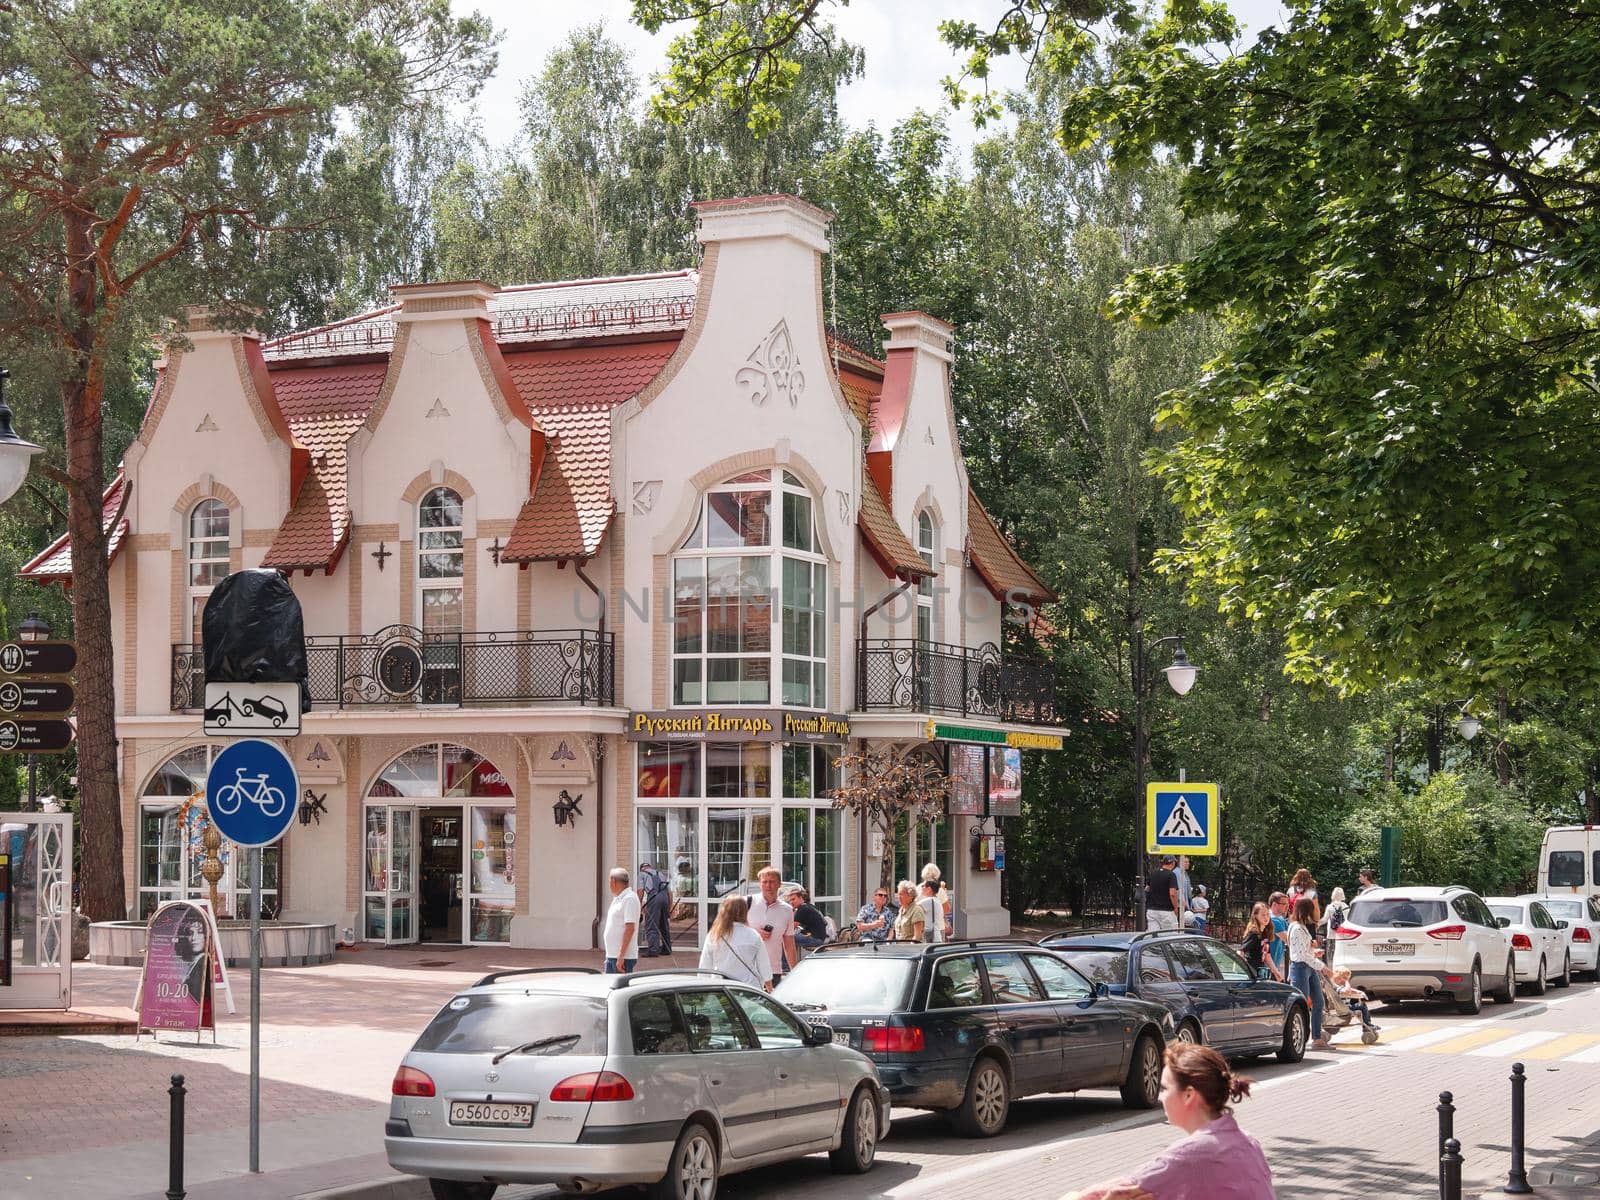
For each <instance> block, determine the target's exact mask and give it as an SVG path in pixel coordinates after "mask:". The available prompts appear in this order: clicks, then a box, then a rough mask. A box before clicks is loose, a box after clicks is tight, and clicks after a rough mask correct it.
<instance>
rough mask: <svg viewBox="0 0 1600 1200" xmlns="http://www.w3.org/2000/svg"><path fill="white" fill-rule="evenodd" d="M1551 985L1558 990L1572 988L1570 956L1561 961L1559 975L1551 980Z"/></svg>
mask: <svg viewBox="0 0 1600 1200" xmlns="http://www.w3.org/2000/svg"><path fill="white" fill-rule="evenodd" d="M1550 982H1551V984H1552V985H1554V986H1555V987H1558V988H1564V987H1571V986H1572V955H1570V954H1568V955H1565V956H1563V957H1562V959H1561V974H1559V975H1557V976H1556V977H1555V978H1554V979H1552V980H1551V981H1550Z"/></svg>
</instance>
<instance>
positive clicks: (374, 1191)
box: [293, 1175, 432, 1200]
mask: <svg viewBox="0 0 1600 1200" xmlns="http://www.w3.org/2000/svg"><path fill="white" fill-rule="evenodd" d="M431 1196H432V1192H430V1191H429V1188H428V1181H427V1180H426V1179H423V1178H422V1177H421V1176H418V1175H392V1176H390V1177H389V1178H387V1179H368V1180H365V1181H364V1182H361V1183H344V1184H340V1185H339V1186H338V1187H334V1188H325V1189H323V1190H321V1191H316V1192H299V1193H297V1194H296V1195H295V1196H294V1197H293V1200H430V1198H431Z"/></svg>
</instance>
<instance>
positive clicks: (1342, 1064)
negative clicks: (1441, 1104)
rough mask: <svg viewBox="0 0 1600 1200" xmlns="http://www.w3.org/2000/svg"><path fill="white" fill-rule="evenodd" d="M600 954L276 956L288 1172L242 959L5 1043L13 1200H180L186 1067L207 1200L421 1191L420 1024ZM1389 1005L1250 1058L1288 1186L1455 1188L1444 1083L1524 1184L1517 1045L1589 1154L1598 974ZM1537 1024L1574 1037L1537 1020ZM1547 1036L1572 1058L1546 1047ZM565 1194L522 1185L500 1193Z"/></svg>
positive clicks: (1243, 1117)
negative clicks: (177, 1139) (416, 1177)
mask: <svg viewBox="0 0 1600 1200" xmlns="http://www.w3.org/2000/svg"><path fill="white" fill-rule="evenodd" d="M596 960H597V956H594V955H589V954H571V953H567V954H560V953H554V952H537V951H485V950H481V949H473V950H464V949H461V948H456V947H445V948H440V947H424V948H421V949H392V950H380V949H369V950H362V951H360V952H355V953H351V952H345V951H341V952H340V953H339V955H338V956H337V958H336V960H335V961H334V962H333V963H332V964H329V965H327V966H325V967H316V968H305V969H299V970H272V971H265V972H263V995H264V1003H263V1037H262V1070H263V1082H262V1112H263V1122H264V1125H263V1154H262V1161H263V1165H264V1166H265V1167H266V1168H267V1170H268V1171H269V1172H277V1174H269V1175H266V1176H262V1177H258V1178H256V1179H254V1180H251V1179H247V1178H241V1177H240V1173H241V1172H242V1171H243V1169H244V1166H245V1156H246V1142H245V1133H246V1127H245V1121H246V1096H247V1089H246V1072H247V1070H248V1025H247V1015H246V1013H245V1012H244V1011H243V1010H244V1005H245V1002H246V1000H247V993H248V986H249V981H248V974H247V973H246V972H238V973H236V974H235V977H234V988H235V994H236V997H237V999H238V1001H239V1008H240V1011H239V1012H238V1013H236V1014H234V1015H232V1016H229V1015H227V1014H221V1016H220V1023H219V1029H218V1036H217V1043H216V1045H212V1044H211V1043H210V1042H209V1040H208V1041H207V1042H206V1043H204V1044H202V1045H195V1044H194V1042H193V1040H192V1038H184V1037H182V1036H181V1035H174V1034H164V1035H163V1038H162V1041H161V1042H160V1043H154V1042H152V1040H151V1039H150V1038H149V1037H148V1035H147V1036H146V1037H145V1038H143V1039H141V1040H140V1041H138V1042H135V1041H134V1040H133V1039H132V1038H129V1037H97V1036H62V1037H47V1038H7V1039H5V1040H4V1041H3V1042H0V1181H3V1182H0V1196H4V1197H5V1200H35V1198H36V1197H52V1198H54V1197H61V1196H73V1197H80V1196H81V1197H99V1196H105V1197H112V1196H115V1197H139V1198H141V1200H142V1198H144V1197H151V1198H152V1200H153V1198H154V1197H157V1196H159V1195H160V1194H161V1193H162V1191H163V1190H164V1189H165V1186H166V1087H167V1079H168V1076H169V1075H171V1074H172V1073H174V1072H180V1071H181V1072H182V1073H184V1074H185V1076H186V1077H187V1080H188V1082H189V1086H190V1089H191V1091H190V1102H189V1108H188V1126H189V1139H188V1147H189V1171H188V1181H189V1184H190V1195H191V1196H192V1197H195V1198H196V1200H208V1198H209V1197H218V1198H220V1197H223V1196H227V1197H230V1198H232V1200H247V1198H248V1200H256V1198H258V1197H259V1198H262V1200H267V1198H270V1197H292V1196H302V1195H309V1194H311V1193H314V1192H317V1191H319V1190H324V1189H331V1188H335V1187H337V1186H339V1185H345V1184H353V1183H358V1182H361V1181H363V1180H366V1181H373V1180H385V1181H387V1183H388V1185H392V1186H385V1187H384V1188H383V1189H382V1194H383V1195H385V1196H390V1195H392V1196H396V1197H399V1196H410V1195H419V1194H422V1193H421V1192H419V1191H418V1190H417V1189H416V1188H415V1187H414V1186H412V1185H411V1183H409V1182H408V1181H406V1180H404V1179H403V1178H402V1177H399V1176H395V1175H392V1174H390V1173H388V1172H387V1169H386V1167H385V1164H384V1163H383V1160H382V1143H381V1130H382V1119H383V1116H384V1114H385V1112H386V1110H387V1100H388V1089H389V1081H390V1079H391V1077H392V1075H393V1072H394V1068H395V1066H396V1064H397V1062H398V1061H399V1058H400V1057H401V1055H402V1054H403V1053H404V1051H405V1049H406V1047H407V1046H408V1045H409V1044H410V1042H411V1040H412V1039H413V1038H414V1037H415V1035H416V1033H417V1031H418V1029H420V1027H421V1025H422V1024H423V1023H424V1022H425V1021H426V1019H427V1018H428V1017H429V1016H430V1015H431V1014H432V1012H433V1011H435V1009H436V1008H437V1007H438V1005H439V1004H441V1003H442V1002H443V1001H444V1000H445V999H446V998H448V996H449V995H450V993H451V992H452V991H453V990H454V989H455V988H457V987H459V986H461V985H462V984H464V983H467V982H470V981H471V980H472V979H473V978H476V977H477V976H478V975H479V974H481V973H483V972H485V971H488V970H491V969H494V968H497V967H513V966H534V965H558V964H571V965H597V962H596ZM688 960H689V955H686V954H685V955H680V956H679V957H678V959H677V960H676V961H677V963H678V965H687V963H688ZM425 963H426V964H428V965H426V966H425V965H423V964H425ZM435 964H437V965H435ZM663 965H664V964H663ZM136 978H137V971H136V970H135V969H133V968H119V967H95V966H87V967H84V966H80V968H79V969H78V971H77V972H76V973H75V978H74V1000H75V1001H76V1002H77V1003H79V1004H80V1005H84V1006H108V1007H114V1006H118V1005H125V1004H127V1003H128V1002H129V1000H130V999H131V994H132V990H133V987H134V984H135V982H136ZM1379 1019H1380V1021H1381V1022H1382V1023H1383V1024H1385V1026H1386V1036H1387V1037H1389V1038H1393V1039H1396V1040H1395V1041H1394V1043H1393V1044H1392V1045H1379V1046H1376V1047H1371V1048H1366V1047H1359V1046H1346V1047H1344V1048H1338V1049H1335V1050H1334V1051H1332V1052H1329V1053H1326V1054H1315V1055H1312V1056H1310V1057H1308V1059H1307V1061H1306V1062H1305V1063H1304V1064H1301V1065H1299V1066H1296V1067H1285V1066H1283V1065H1281V1064H1278V1063H1276V1062H1275V1061H1273V1060H1271V1059H1265V1060H1261V1061H1260V1062H1258V1063H1254V1064H1251V1065H1250V1066H1249V1067H1247V1071H1248V1073H1250V1074H1251V1075H1253V1076H1254V1077H1255V1078H1256V1079H1257V1080H1258V1081H1259V1089H1258V1091H1257V1093H1256V1095H1255V1096H1253V1097H1252V1098H1251V1099H1250V1100H1248V1101H1245V1102H1244V1103H1243V1104H1242V1105H1241V1107H1240V1110H1239V1116H1240V1121H1241V1124H1243V1125H1244V1126H1245V1127H1246V1128H1247V1129H1248V1130H1250V1131H1251V1132H1252V1133H1254V1134H1255V1135H1256V1136H1257V1137H1258V1138H1260V1139H1261V1141H1262V1143H1263V1145H1264V1146H1265V1147H1266V1149H1267V1153H1268V1156H1269V1159H1270V1160H1271V1162H1272V1163H1273V1169H1274V1173H1275V1177H1276V1179H1277V1180H1278V1189H1279V1195H1280V1197H1284V1198H1286V1200H1287V1198H1299V1197H1308V1198H1309V1197H1324V1196H1327V1197H1334V1196H1337V1197H1347V1196H1362V1197H1367V1196H1384V1197H1388V1196H1395V1197H1402V1196H1416V1197H1424V1196H1431V1195H1434V1194H1436V1193H1435V1191H1434V1185H1433V1178H1434V1176H1433V1169H1432V1166H1431V1163H1432V1160H1433V1155H1434V1139H1435V1116H1434V1110H1433V1106H1434V1104H1435V1102H1436V1098H1437V1094H1438V1092H1439V1091H1440V1090H1442V1089H1445V1088H1449V1089H1450V1090H1452V1091H1454V1092H1455V1093H1456V1097H1457V1106H1458V1113H1457V1117H1456V1129H1457V1136H1458V1137H1460V1139H1461V1140H1462V1142H1463V1145H1464V1147H1465V1153H1466V1159H1467V1166H1466V1172H1465V1175H1466V1183H1467V1194H1469V1195H1472V1194H1477V1193H1482V1192H1484V1191H1486V1190H1488V1189H1489V1188H1490V1187H1491V1186H1493V1185H1497V1184H1498V1183H1501V1182H1503V1181H1504V1178H1505V1170H1506V1167H1507V1165H1508V1162H1509V1159H1508V1147H1507V1144H1506V1143H1507V1137H1508V1129H1509V1124H1508V1121H1509V1118H1508V1111H1509V1100H1508V1097H1509V1085H1508V1084H1507V1082H1506V1078H1507V1076H1508V1074H1509V1072H1510V1063H1511V1061H1512V1058H1513V1057H1514V1055H1512V1056H1505V1057H1493V1056H1492V1055H1493V1054H1494V1053H1496V1051H1495V1050H1494V1046H1495V1045H1496V1044H1497V1043H1499V1042H1502V1041H1504V1042H1507V1043H1509V1044H1512V1045H1513V1047H1514V1048H1515V1047H1528V1049H1527V1057H1528V1071H1529V1080H1530V1082H1529V1085H1528V1114H1529V1116H1528V1147H1529V1154H1528V1164H1529V1167H1530V1169H1537V1168H1538V1167H1540V1166H1548V1165H1553V1164H1555V1163H1556V1162H1558V1161H1561V1160H1563V1159H1567V1158H1570V1157H1571V1156H1572V1155H1574V1154H1575V1153H1577V1152H1578V1151H1579V1150H1580V1149H1581V1147H1582V1146H1583V1144H1584V1143H1585V1142H1589V1141H1593V1140H1594V1139H1595V1138H1596V1137H1600V1054H1596V1053H1595V1050H1594V1046H1595V1045H1596V1044H1600V1038H1596V1037H1595V1036H1594V1035H1593V1033H1591V1031H1600V988H1596V987H1594V986H1593V985H1580V986H1578V987H1574V988H1573V989H1572V990H1571V991H1570V992H1567V993H1564V994H1563V993H1560V992H1552V993H1551V994H1550V995H1549V996H1548V997H1546V998H1545V1001H1544V1002H1542V1003H1541V1002H1538V1001H1534V1000H1532V999H1530V998H1526V997H1525V998H1524V999H1523V1000H1522V1001H1521V1002H1519V1003H1518V1004H1517V1005H1516V1006H1514V1007H1513V1008H1512V1009H1511V1010H1509V1011H1508V1010H1505V1009H1502V1008H1499V1007H1498V1006H1492V1005H1491V1006H1488V1007H1486V1008H1485V1010H1484V1014H1483V1015H1482V1016H1481V1017H1479V1018H1476V1019H1469V1018H1460V1017H1455V1016H1453V1015H1451V1014H1449V1013H1447V1012H1445V1011H1443V1010H1440V1009H1437V1008H1432V1007H1429V1006H1407V1007H1406V1008H1404V1009H1402V1010H1399V1011H1392V1010H1383V1011H1382V1012H1380V1015H1379ZM1540 1034H1551V1035H1553V1036H1552V1037H1550V1038H1549V1039H1548V1040H1544V1039H1542V1038H1539V1037H1537V1036H1524V1035H1540ZM1408 1036H1414V1037H1417V1040H1418V1045H1417V1046H1416V1047H1415V1048H1412V1049H1407V1047H1406V1038H1407V1037H1408ZM1512 1038H1518V1039H1520V1040H1518V1041H1516V1042H1511V1041H1510V1039H1512ZM1340 1040H1341V1042H1344V1043H1348V1042H1350V1041H1351V1035H1350V1034H1348V1033H1346V1034H1343V1035H1341V1039H1340ZM1458 1041H1459V1043H1460V1047H1459V1049H1458V1048H1456V1047H1455V1045H1454V1043H1456V1042H1458ZM1535 1041H1537V1042H1538V1043H1539V1044H1537V1045H1530V1043H1532V1042H1535ZM1541 1046H1542V1047H1544V1048H1545V1050H1547V1051H1549V1052H1550V1053H1551V1054H1552V1055H1555V1057H1549V1058H1545V1059H1539V1058H1537V1055H1538V1054H1539V1053H1541ZM1468 1049H1473V1050H1479V1051H1482V1053H1466V1052H1465V1051H1466V1050H1468ZM1173 1137H1174V1134H1173V1131H1172V1130H1171V1128H1170V1127H1169V1126H1167V1125H1166V1124H1165V1122H1164V1120H1163V1119H1162V1118H1161V1116H1160V1114H1159V1112H1157V1113H1142V1114H1130V1113H1128V1112H1127V1111H1126V1110H1125V1109H1123V1108H1122V1107H1121V1106H1120V1104H1119V1103H1118V1102H1117V1099H1116V1097H1115V1096H1114V1095H1113V1094H1111V1093H1086V1094H1084V1095H1082V1096H1077V1097H1065V1096H1064V1097H1049V1098H1042V1099H1036V1100H1029V1101H1024V1102H1021V1103H1019V1104H1018V1106H1017V1107H1016V1109H1015V1110H1014V1113H1013V1118H1012V1123H1011V1126H1010V1127H1009V1128H1008V1129H1007V1131H1006V1132H1005V1133H1004V1134H1003V1135H1001V1136H1000V1137H998V1138H995V1139H992V1140H989V1141H984V1142H974V1141H968V1140H966V1139H962V1138H958V1137H955V1136H953V1135H951V1134H950V1133H948V1132H947V1130H946V1127H945V1125H944V1123H943V1122H942V1120H940V1119H939V1118H938V1117H936V1116H933V1115H929V1114H921V1113H912V1112H897V1113H896V1121H895V1128H894V1130H893V1132H892V1134H891V1136H890V1139H889V1141H888V1142H886V1143H885V1144H884V1146H883V1148H882V1152H881V1154H880V1158H879V1164H878V1166H877V1167H876V1168H875V1169H874V1170H873V1171H872V1172H871V1173H870V1174H869V1175H867V1176H864V1177H859V1178H853V1177H843V1178H841V1177H836V1176H833V1175H832V1174H830V1172H829V1169H828V1163H827V1159H826V1157H825V1156H820V1155H815V1156H812V1157H810V1158H808V1159H805V1160H802V1161H800V1162H797V1163H790V1164H785V1165H783V1166H781V1167H774V1168H767V1169H763V1170H759V1171H754V1172H750V1173H748V1174H746V1175H740V1176H734V1177H730V1178H729V1179H728V1180H727V1182H726V1184H725V1186H724V1195H725V1196H726V1197H728V1198H729V1200H746V1198H748V1200H754V1198H756V1197H761V1198H762V1200H768V1198H770V1200H801V1198H809V1197H817V1196H822V1195H826V1196H827V1197H828V1198H829V1200H866V1198H867V1197H878V1196H889V1197H918V1198H921V1197H926V1198H928V1200H946V1198H949V1200H954V1198H955V1197H971V1196H973V1195H976V1194H978V1193H979V1192H984V1193H989V1194H993V1195H996V1196H1000V1195H1003V1196H1005V1197H1006V1198H1007V1200H1012V1198H1015V1200H1033V1198H1035V1197H1038V1198H1041V1200H1043V1198H1051V1200H1053V1198H1054V1197H1057V1196H1059V1195H1061V1194H1062V1193H1063V1192H1066V1191H1070V1190H1072V1189H1075V1188H1078V1187H1082V1186H1084V1185H1085V1184H1088V1183H1092V1182H1095V1181H1097V1180H1100V1179H1103V1178H1105V1177H1107V1176H1109V1175H1114V1174H1115V1173H1116V1171H1117V1169H1118V1168H1119V1167H1122V1168H1126V1167H1128V1166H1131V1165H1134V1164H1137V1163H1138V1162H1140V1161H1142V1160H1143V1159H1145V1158H1146V1157H1148V1156H1150V1155H1151V1154H1154V1153H1156V1152H1158V1151H1159V1150H1160V1149H1161V1148H1162V1147H1163V1146H1165V1145H1167V1144H1168V1143H1169V1142H1171V1141H1172V1140H1173ZM357 1194H359V1195H361V1196H362V1197H364V1200H377V1197H378V1196H379V1195H380V1191H379V1190H377V1189H374V1188H368V1189H366V1190H365V1191H362V1192H360V1193H350V1195H352V1196H354V1195H357ZM554 1194H555V1193H554V1191H553V1189H549V1188H505V1189H502V1190H501V1192H500V1200H532V1198H534V1197H539V1198H543V1197H548V1196H552V1195H554Z"/></svg>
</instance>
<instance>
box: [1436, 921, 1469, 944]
mask: <svg viewBox="0 0 1600 1200" xmlns="http://www.w3.org/2000/svg"><path fill="white" fill-rule="evenodd" d="M1428 936H1429V937H1431V938H1438V939H1439V940H1440V941H1441V942H1459V941H1460V940H1461V939H1462V938H1464V937H1466V936H1467V927H1466V926H1465V925H1441V926H1439V928H1437V929H1430V930H1428Z"/></svg>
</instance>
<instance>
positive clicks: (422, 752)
mask: <svg viewBox="0 0 1600 1200" xmlns="http://www.w3.org/2000/svg"><path fill="white" fill-rule="evenodd" d="M439 794H440V792H439V746H438V744H437V743H435V744H433V745H429V746H415V747H413V748H412V749H410V750H407V751H406V752H405V753H404V754H402V755H401V756H400V757H399V758H397V759H395V760H394V761H393V762H392V763H390V764H389V765H388V766H387V767H385V768H384V769H383V774H381V775H379V776H378V781H377V782H376V783H374V784H373V785H372V790H371V791H370V792H368V795H370V796H371V797H372V798H373V799H380V798H383V799H391V798H395V799H397V798H400V797H405V796H437V795H439Z"/></svg>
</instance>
